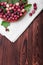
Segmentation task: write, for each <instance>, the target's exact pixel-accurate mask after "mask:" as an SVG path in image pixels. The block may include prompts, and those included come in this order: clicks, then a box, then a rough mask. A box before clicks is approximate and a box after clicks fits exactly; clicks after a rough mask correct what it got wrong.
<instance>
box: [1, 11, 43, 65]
mask: <svg viewBox="0 0 43 65" xmlns="http://www.w3.org/2000/svg"><path fill="white" fill-rule="evenodd" d="M0 65H43V12H41V13H40V14H39V15H38V16H37V18H36V19H35V20H34V21H33V23H32V24H31V25H30V26H29V27H28V28H27V30H26V31H25V32H24V33H23V34H22V35H21V36H20V37H19V39H18V40H17V41H16V42H15V43H11V42H10V41H9V40H7V38H5V37H3V36H2V35H0Z"/></svg>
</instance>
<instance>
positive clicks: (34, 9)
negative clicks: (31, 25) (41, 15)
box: [29, 3, 37, 16]
mask: <svg viewBox="0 0 43 65" xmlns="http://www.w3.org/2000/svg"><path fill="white" fill-rule="evenodd" d="M36 10H37V4H36V3H34V4H33V10H32V11H31V12H30V13H29V15H30V16H32V15H33V14H34V13H35V11H36Z"/></svg>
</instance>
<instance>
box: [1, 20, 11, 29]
mask: <svg viewBox="0 0 43 65" xmlns="http://www.w3.org/2000/svg"><path fill="white" fill-rule="evenodd" d="M1 25H2V26H4V27H5V28H7V27H8V26H10V23H9V22H6V21H2V24H1Z"/></svg>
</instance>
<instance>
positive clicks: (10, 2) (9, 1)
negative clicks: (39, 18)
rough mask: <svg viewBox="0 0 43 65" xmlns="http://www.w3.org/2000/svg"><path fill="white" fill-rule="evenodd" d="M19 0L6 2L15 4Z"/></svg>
mask: <svg viewBox="0 0 43 65" xmlns="http://www.w3.org/2000/svg"><path fill="white" fill-rule="evenodd" d="M19 1H20V0H8V3H12V4H15V3H17V2H19Z"/></svg>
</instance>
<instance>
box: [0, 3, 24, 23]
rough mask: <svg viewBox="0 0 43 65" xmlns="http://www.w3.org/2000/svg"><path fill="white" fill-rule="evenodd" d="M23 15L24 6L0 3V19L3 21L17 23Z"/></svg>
mask: <svg viewBox="0 0 43 65" xmlns="http://www.w3.org/2000/svg"><path fill="white" fill-rule="evenodd" d="M24 13H25V9H24V4H22V5H20V3H19V2H17V3H16V4H8V3H7V2H1V3H0V18H2V19H4V20H5V21H8V22H12V21H17V20H18V19H19V18H20V17H22V16H23V15H24Z"/></svg>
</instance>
